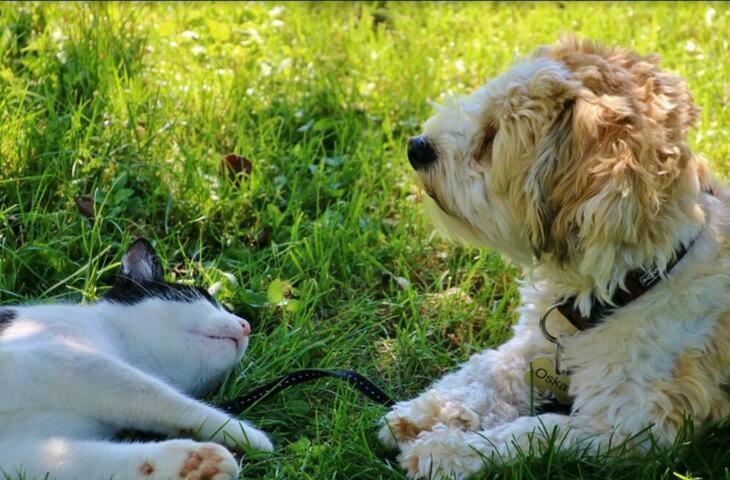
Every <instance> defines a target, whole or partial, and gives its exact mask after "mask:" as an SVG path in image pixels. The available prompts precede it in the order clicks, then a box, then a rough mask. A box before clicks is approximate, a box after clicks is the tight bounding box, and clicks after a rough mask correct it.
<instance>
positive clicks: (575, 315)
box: [557, 237, 697, 331]
mask: <svg viewBox="0 0 730 480" xmlns="http://www.w3.org/2000/svg"><path fill="white" fill-rule="evenodd" d="M696 240H697V237H695V238H693V239H692V241H691V242H689V244H688V245H682V246H681V248H679V249H678V250H677V251H675V252H674V260H672V261H671V262H669V263H668V264H667V267H666V269H665V270H664V273H662V272H660V271H659V269H658V268H656V267H655V268H652V269H651V270H649V271H647V270H644V269H641V268H639V269H636V270H632V271H630V272H629V273H628V274H627V275H626V280H625V285H626V289H618V290H616V293H615V294H614V295H613V297H612V298H611V304H606V303H602V302H600V301H596V300H594V301H593V305H591V313H590V315H588V316H587V317H586V316H584V315H583V314H581V313H580V310H578V308H577V307H576V306H575V300H576V297H571V298H569V299H567V300H565V301H564V302H563V303H561V304H560V305H558V306H557V308H558V311H559V312H560V313H561V314H562V315H563V316H564V317H565V318H566V319H568V321H569V322H570V323H571V324H573V326H574V327H575V328H577V329H578V330H580V331H583V330H588V329H589V328H592V327H595V326H596V325H598V324H599V323H601V322H602V321H603V319H604V318H606V317H607V316H609V315H611V313H613V312H614V311H615V310H617V309H619V308H621V307H624V306H626V305H628V304H629V303H631V302H633V301H634V300H636V299H637V298H639V297H641V296H642V295H644V294H645V293H646V292H648V291H649V290H650V289H651V288H652V287H653V286H654V285H656V284H657V283H659V282H660V281H661V280H662V279H663V278H664V277H665V276H667V275H668V274H669V272H671V271H672V269H673V268H674V267H675V266H677V264H678V263H679V262H680V261H681V260H682V259H683V258H684V256H685V255H686V254H687V252H688V251H689V249H690V248H692V245H694V243H695V241H696Z"/></svg>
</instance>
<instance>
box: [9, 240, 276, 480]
mask: <svg viewBox="0 0 730 480" xmlns="http://www.w3.org/2000/svg"><path fill="white" fill-rule="evenodd" d="M129 257H130V255H129V254H128V255H127V257H125V262H127V264H125V265H124V268H125V269H127V270H128V271H129V270H134V269H135V268H136V269H137V271H138V272H139V273H140V274H142V275H152V274H153V270H154V269H153V268H149V267H150V265H148V264H147V263H146V259H145V258H144V257H141V258H140V257H139V256H137V257H138V258H133V260H135V261H136V262H137V265H130V264H129ZM12 312H13V313H14V318H13V319H12V321H11V322H10V324H9V325H8V326H7V327H6V328H4V329H3V330H2V332H0V386H2V394H0V472H3V473H5V475H9V476H10V477H11V478H13V476H15V475H19V474H21V473H23V474H25V475H26V478H29V479H30V478H42V477H43V476H44V475H45V474H47V473H50V477H51V478H55V479H57V480H67V479H68V480H71V479H78V480H96V479H109V478H114V480H123V479H135V480H137V479H139V480H158V479H159V480H168V479H187V478H189V479H193V478H208V479H215V480H223V479H232V478H236V477H237V475H238V464H237V462H236V461H235V459H234V458H233V456H232V455H231V454H230V452H229V451H228V450H227V449H226V448H224V447H222V446H220V445H218V443H220V444H225V445H228V446H240V445H249V446H251V447H253V448H255V449H260V450H271V449H272V445H271V442H270V441H269V439H268V438H267V437H266V435H265V434H264V433H263V432H261V431H260V430H258V429H256V428H253V427H252V426H251V425H249V424H248V423H246V422H244V421H241V420H237V419H234V418H231V417H230V416H229V415H227V414H225V413H223V412H221V411H219V410H217V409H215V408H212V407H211V406H208V405H206V404H204V403H202V402H200V401H198V400H195V399H194V398H193V396H196V395H200V394H203V393H205V392H207V391H209V390H210V389H211V388H212V387H214V386H215V385H216V384H217V383H218V382H220V381H221V380H222V378H223V376H224V375H225V374H226V372H227V371H228V370H229V369H231V368H232V367H233V366H234V365H236V364H238V362H239V361H240V360H241V358H242V357H243V354H244V351H245V350H246V347H247V345H248V338H247V335H248V333H249V332H250V327H249V326H248V324H247V323H246V321H245V320H243V319H241V318H239V317H237V316H235V315H233V314H230V313H228V312H226V311H225V310H224V309H223V308H220V307H218V306H217V305H215V304H214V303H212V302H210V301H208V300H206V299H204V298H202V297H201V298H199V299H195V300H189V299H188V300H187V301H183V300H173V301H170V300H163V299H159V298H149V299H145V300H143V301H139V302H137V303H133V304H129V305H127V304H123V303H117V302H111V301H101V302H98V303H95V304H91V305H65V304H64V305H42V306H22V307H14V308H13V309H12ZM215 337H218V338H215ZM122 429H138V430H143V431H151V432H157V433H161V434H165V435H168V434H169V435H176V434H180V433H181V432H189V434H192V435H194V436H195V437H197V438H198V439H201V440H205V441H210V442H216V443H199V442H195V441H192V440H170V441H162V442H151V443H119V442H113V441H112V437H113V436H114V435H115V434H116V433H117V432H119V431H120V430H122Z"/></svg>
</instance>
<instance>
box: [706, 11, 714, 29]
mask: <svg viewBox="0 0 730 480" xmlns="http://www.w3.org/2000/svg"><path fill="white" fill-rule="evenodd" d="M715 13H716V12H715V9H714V8H712V7H710V8H708V9H707V11H706V12H705V25H707V26H708V27H710V26H712V20H713V19H714V18H715Z"/></svg>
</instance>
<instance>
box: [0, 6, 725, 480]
mask: <svg viewBox="0 0 730 480" xmlns="http://www.w3.org/2000/svg"><path fill="white" fill-rule="evenodd" d="M713 11H714V15H712V14H711V12H713ZM561 32H576V33H578V34H580V35H584V36H589V37H593V38H596V39H599V40H602V41H605V42H611V43H620V44H623V45H627V46H631V47H634V48H636V49H638V50H640V51H644V52H649V51H655V52H657V53H660V54H661V55H662V56H663V58H664V63H665V65H666V66H667V68H669V69H671V70H674V71H677V72H679V73H680V74H683V75H685V76H686V77H687V79H688V81H689V84H690V86H691V89H692V91H693V92H694V95H695V99H696V101H697V103H698V104H700V105H701V106H702V107H703V108H704V110H703V112H704V113H703V115H702V119H701V124H700V125H699V127H698V128H697V129H696V130H695V132H694V133H693V144H694V146H695V148H696V150H697V151H699V152H701V153H702V154H704V155H705V156H707V157H708V159H709V160H710V163H711V164H712V165H713V167H714V168H715V169H716V171H718V172H719V175H720V176H722V177H727V174H728V171H729V170H728V167H729V166H730V162H728V160H729V159H730V142H728V140H727V135H726V131H725V130H726V129H727V125H728V124H730V109H729V108H728V103H729V100H730V86H728V85H730V63H728V61H727V59H728V56H727V55H728V38H730V8H728V5H727V4H702V3H686V4H636V3H635V4H619V3H600V4H586V3H576V4H573V3H564V4H563V3H539V4H524V5H523V4H510V3H495V4H440V5H435V4H425V5H416V4H411V3H392V4H391V3H388V4H384V3H377V4H375V3H358V4H340V3H335V4H290V3H288V4H285V5H281V6H277V5H274V4H261V3H246V4H235V5H234V4H196V5H191V4H188V5H184V4H175V5H173V4H134V5H131V4H4V5H0V303H3V304H10V303H17V302H24V301H31V300H37V299H42V300H44V301H50V300H61V299H79V300H83V301H87V302H89V301H94V300H95V299H97V298H98V297H99V295H100V294H102V293H103V291H104V289H105V288H106V287H105V285H107V284H108V282H109V280H110V277H111V274H112V272H113V270H114V269H116V264H115V262H116V261H118V260H119V255H120V251H121V249H122V248H123V246H124V245H126V244H127V243H128V242H129V241H130V239H131V238H132V237H134V236H138V235H144V236H146V237H149V238H151V239H154V240H156V243H157V247H158V249H159V251H160V253H161V255H162V256H163V258H165V259H166V262H167V266H168V268H169V269H171V271H173V272H174V276H176V277H177V278H178V279H184V280H187V281H190V280H192V279H195V280H196V281H198V282H200V283H204V284H212V283H215V282H220V284H219V285H220V293H219V297H220V298H221V299H222V300H223V301H224V302H225V303H226V304H228V305H229V306H231V307H232V308H234V309H237V310H239V311H242V312H244V313H246V314H247V315H248V316H249V317H250V318H252V323H253V327H254V331H255V335H254V337H253V341H252V347H251V349H250V353H249V354H248V355H247V357H246V359H245V360H244V362H243V363H242V365H241V367H240V368H239V369H238V370H237V371H236V372H235V374H234V375H232V376H231V378H230V379H229V381H228V382H227V383H226V384H225V385H224V387H223V388H222V389H221V390H220V391H219V392H218V393H217V394H216V396H215V399H227V398H230V397H231V396H233V395H235V394H237V393H239V392H243V391H246V390H247V389H249V388H253V387H254V386H256V385H258V384H260V383H262V382H263V381H265V380H267V379H269V378H271V377H275V376H278V375H280V374H282V373H284V372H287V371H290V370H293V369H297V368H303V367H320V368H354V369H357V370H359V371H360V372H362V373H365V374H367V375H370V376H371V377H373V378H375V379H377V381H379V382H380V383H382V384H383V385H386V386H387V388H388V389H389V390H390V391H391V393H392V394H393V395H394V396H395V397H397V398H401V399H402V398H408V397H411V396H413V395H415V394H416V393H418V392H419V391H420V390H421V389H422V388H424V387H425V386H426V385H428V384H429V382H431V381H432V380H433V379H435V378H436V377H438V376H440V375H441V374H443V373H444V372H446V371H448V370H450V369H452V368H454V366H455V365H456V364H457V363H458V362H460V361H463V360H465V359H466V358H468V357H469V355H470V354H472V353H474V352H476V351H479V350H481V349H484V348H487V347H490V346H494V345H497V344H499V343H500V342H502V341H504V340H505V339H506V338H507V337H508V336H509V326H510V324H511V323H512V322H513V321H514V319H515V315H514V313H513V309H514V307H515V306H516V304H517V302H518V295H517V293H516V290H515V282H514V279H515V276H516V274H517V272H516V270H515V269H514V268H513V267H511V266H509V265H508V264H506V263H505V262H503V260H502V259H501V258H500V257H499V256H498V255H497V254H495V253H493V252H486V251H476V250H472V249H467V248H457V247H454V246H451V245H447V244H445V243H444V242H443V241H441V240H440V239H439V238H438V237H435V236H434V235H433V234H432V229H431V227H430V225H429V223H428V222H427V220H426V219H425V218H424V216H423V215H422V213H421V211H420V208H419V198H420V197H419V194H418V193H417V190H416V189H415V188H414V183H413V182H412V178H411V176H410V173H409V168H408V167H407V162H406V161H405V158H404V142H405V139H406V138H407V137H408V136H410V135H412V134H414V133H416V132H417V131H418V128H419V124H420V123H421V122H422V121H423V120H424V119H425V118H427V117H428V115H429V113H430V112H431V106H430V104H429V101H431V100H433V101H439V100H442V99H443V98H444V95H445V94H451V93H463V92H468V91H470V90H472V89H474V88H476V87H478V86H479V85H480V84H482V83H483V81H484V80H485V79H486V78H488V77H490V76H492V75H494V74H496V73H498V72H500V71H502V70H503V69H504V68H505V67H507V66H508V65H509V64H510V63H511V62H512V60H513V58H514V56H515V55H516V54H517V55H520V54H525V53H527V52H529V51H531V50H532V49H533V48H534V47H536V46H537V45H540V44H543V43H550V42H552V41H554V40H555V39H556V37H557V36H558V34H559V33H561ZM231 152H235V153H237V154H239V155H243V156H245V157H247V158H249V159H250V160H251V162H252V164H253V167H252V172H251V174H250V175H249V176H247V177H245V178H241V177H240V176H239V177H238V179H237V180H231V179H229V178H228V175H226V174H225V172H223V173H221V168H220V167H221V159H222V157H223V155H225V154H228V153H231ZM77 197H87V198H86V199H83V198H82V199H81V202H82V204H83V203H84V202H86V210H89V207H92V208H91V212H89V211H87V212H86V213H87V215H84V214H83V213H82V212H81V211H80V210H79V208H78V207H77V204H76V203H75V199H76V198H77ZM88 213H93V216H92V218H89V215H88ZM171 275H172V274H171ZM230 279H234V280H235V282H232V281H231V280H230ZM466 295H468V296H469V297H470V298H471V299H472V301H471V302H468V301H465V298H464V297H465V296H466ZM282 299H283V300H284V301H280V300H282ZM270 300H271V301H270ZM383 413H384V410H383V409H382V408H381V407H379V406H377V405H373V404H370V403H368V402H367V401H366V400H365V399H364V398H362V397H360V396H359V395H357V394H356V393H353V392H351V391H350V390H349V389H348V388H347V387H345V386H342V385H341V384H338V383H336V382H334V381H320V382H319V383H317V384H314V385H308V386H300V387H296V388H294V389H291V390H289V391H286V392H285V393H282V394H280V395H278V396H277V397H276V398H275V399H272V400H269V401H267V402H264V403H261V404H259V405H257V406H255V407H254V408H253V409H251V410H250V411H249V412H247V413H246V417H247V418H249V419H251V420H252V421H254V422H255V423H256V424H258V425H260V426H261V427H262V428H264V429H265V430H266V431H268V432H271V434H272V435H273V437H274V439H275V440H276V443H277V445H278V449H277V451H276V453H275V454H273V455H271V456H264V457H251V458H248V459H247V460H246V461H245V462H244V472H243V476H244V477H245V478H266V479H274V478H277V479H284V478H302V479H324V478H345V479H350V478H352V479H356V478H359V479H376V478H396V479H397V478H404V477H403V475H402V474H401V473H400V471H399V470H398V469H397V468H396V466H395V463H394V454H393V452H389V451H387V450H385V449H384V448H383V447H382V446H381V445H380V444H379V443H378V441H377V440H376V436H375V433H376V427H375V423H376V422H377V420H378V419H379V417H380V416H381V415H382V414H383ZM729 444H730V432H728V431H727V430H726V429H725V430H723V429H716V430H712V431H711V432H709V433H707V434H705V435H703V436H701V437H700V440H698V441H694V442H685V444H684V445H683V446H682V448H679V447H677V448H674V449H671V450H668V451H667V450H660V449H657V450H656V451H653V452H651V454H650V455H649V456H648V457H647V458H645V459H636V458H624V459H620V460H608V459H605V458H600V457H597V458H595V459H591V460H582V461H579V460H577V459H575V458H573V457H571V456H569V455H563V454H561V455H558V454H556V453H555V452H553V451H550V452H548V453H547V454H546V455H544V456H543V458H535V456H533V455H529V454H527V455H525V457H524V458H523V459H521V460H520V461H519V462H518V464H517V465H516V466H513V467H496V466H493V467H490V468H489V469H488V475H489V476H490V477H491V478H509V479H536V478H578V477H582V478H617V479H618V478H625V479H637V478H662V479H672V478H707V479H710V478H730V474H728V470H727V468H728V465H729V464H730V457H729V455H730V453H729V452H730V448H728V446H729Z"/></svg>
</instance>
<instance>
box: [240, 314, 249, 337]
mask: <svg viewBox="0 0 730 480" xmlns="http://www.w3.org/2000/svg"><path fill="white" fill-rule="evenodd" d="M238 321H239V323H240V324H241V326H242V327H243V336H244V337H248V336H249V335H250V334H251V325H249V323H248V322H247V321H246V320H244V319H242V318H239V319H238Z"/></svg>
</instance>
